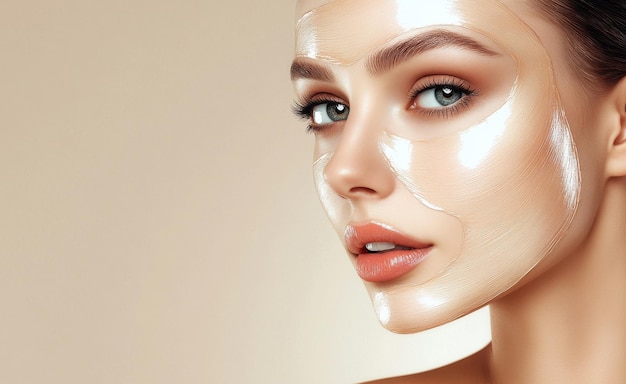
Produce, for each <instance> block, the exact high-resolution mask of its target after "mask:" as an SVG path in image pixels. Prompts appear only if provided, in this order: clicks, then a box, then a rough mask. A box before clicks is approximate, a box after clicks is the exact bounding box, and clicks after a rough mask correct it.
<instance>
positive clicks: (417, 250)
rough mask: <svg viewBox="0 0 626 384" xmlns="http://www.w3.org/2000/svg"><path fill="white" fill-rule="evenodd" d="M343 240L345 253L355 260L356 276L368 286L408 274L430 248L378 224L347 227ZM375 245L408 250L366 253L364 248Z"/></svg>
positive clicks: (427, 244)
mask: <svg viewBox="0 0 626 384" xmlns="http://www.w3.org/2000/svg"><path fill="white" fill-rule="evenodd" d="M344 238H345V244H346V246H347V248H348V251H349V252H350V253H352V254H353V255H355V256H356V271H357V274H358V275H359V277H360V278H361V279H363V280H365V281H369V282H383V281H389V280H393V279H396V278H398V277H400V276H402V275H404V274H406V273H408V272H410V271H411V270H413V268H415V267H416V266H417V265H418V264H419V263H420V262H422V261H423V260H424V259H425V258H426V256H428V253H429V252H430V251H431V249H432V247H433V245H432V244H429V243H424V242H421V241H419V240H416V239H413V238H411V237H409V236H406V235H404V234H402V233H400V232H398V231H396V230H395V229H393V228H390V227H388V226H385V225H381V224H378V223H367V224H364V225H350V224H349V225H348V226H347V227H346V231H345V236H344ZM375 242H386V243H394V244H396V245H398V246H402V247H407V248H411V249H401V250H391V251H386V252H376V253H372V252H369V251H368V250H367V249H366V248H365V245H366V244H367V243H375Z"/></svg>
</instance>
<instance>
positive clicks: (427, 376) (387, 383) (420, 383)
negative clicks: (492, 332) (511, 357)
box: [363, 346, 490, 384]
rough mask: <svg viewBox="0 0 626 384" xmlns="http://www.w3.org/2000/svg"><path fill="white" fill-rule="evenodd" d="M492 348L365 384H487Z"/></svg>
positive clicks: (488, 347)
mask: <svg viewBox="0 0 626 384" xmlns="http://www.w3.org/2000/svg"><path fill="white" fill-rule="evenodd" d="M489 349H490V346H487V347H485V348H484V349H482V350H480V351H478V352H476V353H475V354H473V355H471V356H469V357H466V358H465V359H462V360H459V361H457V362H455V363H452V364H450V365H446V366H444V367H441V368H437V369H434V370H432V371H427V372H422V373H416V374H414V375H407V376H399V377H392V378H389V379H381V380H375V381H369V382H367V383H363V384H457V383H458V384H486V383H488V382H489V380H488V372H487V359H488V354H489Z"/></svg>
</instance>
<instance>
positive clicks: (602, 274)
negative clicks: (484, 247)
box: [296, 0, 626, 384]
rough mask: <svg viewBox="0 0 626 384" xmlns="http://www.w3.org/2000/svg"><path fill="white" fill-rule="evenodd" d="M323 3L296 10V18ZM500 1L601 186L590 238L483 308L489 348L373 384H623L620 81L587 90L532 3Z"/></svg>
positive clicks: (590, 213) (624, 121)
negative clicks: (514, 18)
mask: <svg viewBox="0 0 626 384" xmlns="http://www.w3.org/2000/svg"><path fill="white" fill-rule="evenodd" d="M339 1H341V0H339ZM328 2H329V1H324V0H302V1H299V2H298V6H297V15H296V18H297V19H298V18H300V17H301V16H302V15H303V14H304V13H306V12H307V11H309V10H311V9H313V8H315V7H318V6H321V5H323V4H325V3H328ZM503 2H504V3H505V4H506V5H507V6H508V7H509V8H510V9H511V10H513V11H514V12H515V13H516V14H517V15H518V17H519V18H520V19H521V20H523V21H524V22H525V23H526V24H527V25H529V26H530V27H531V28H532V29H533V31H534V32H535V33H536V34H537V35H538V36H539V38H540V40H541V41H542V43H543V45H544V47H545V48H546V50H547V51H548V54H549V55H550V57H551V59H552V64H553V67H554V72H555V76H556V83H557V88H558V90H559V94H560V95H561V98H562V99H561V101H562V105H563V107H564V109H565V112H566V115H567V116H568V120H569V122H570V126H571V130H572V132H573V134H574V136H575V140H576V143H577V145H578V148H579V151H580V152H581V157H585V159H587V161H584V162H583V163H582V164H583V166H584V167H589V168H588V169H583V170H582V173H583V174H585V173H586V172H587V173H589V172H594V173H595V174H596V175H597V177H598V178H599V180H600V181H599V182H597V183H594V184H593V186H594V188H595V190H594V191H593V193H590V194H588V195H589V196H591V198H590V199H591V200H592V201H591V202H588V203H587V204H586V205H585V207H586V208H585V212H582V213H581V214H582V215H584V217H585V218H586V220H587V224H588V229H587V230H586V231H585V235H584V236H583V237H582V238H581V239H578V240H577V241H578V243H577V246H576V247H575V248H574V249H573V250H572V251H571V252H569V254H568V255H567V256H566V257H564V258H562V259H560V260H558V261H556V262H555V263H552V264H550V265H546V266H544V267H543V268H537V269H535V270H533V271H532V272H531V273H529V274H528V275H526V277H524V279H523V280H522V281H520V283H518V284H517V285H516V286H515V287H514V288H513V289H511V290H510V291H509V292H507V293H506V294H504V295H501V296H500V297H498V298H497V299H496V300H494V301H492V302H491V303H490V308H491V318H492V320H491V323H492V324H491V326H492V343H491V344H490V345H489V346H487V347H486V348H485V349H483V350H482V351H480V352H478V353H476V354H474V355H472V356H470V357H468V358H466V359H463V360H461V361H459V362H456V363H453V364H450V365H448V366H445V367H442V368H440V369H436V370H433V371H430V372H425V373H420V374H415V375H409V376H403V377H397V378H391V379H383V380H379V381H373V382H372V383H424V384H427V383H498V384H505V383H506V384H516V383H532V384H543V383H546V384H547V383H550V384H553V383H572V384H576V383H581V384H582V383H607V384H613V383H614V384H620V383H626V300H625V297H624V295H625V294H626V236H625V234H626V79H622V80H621V81H620V82H619V83H617V84H616V85H615V86H613V87H612V88H610V89H608V90H606V91H603V92H598V93H593V92H591V91H589V90H588V89H586V88H585V83H584V82H583V81H581V79H580V78H579V75H578V74H577V72H576V69H575V68H573V67H572V63H573V62H572V60H570V59H569V58H568V56H567V52H566V48H565V47H566V44H565V42H564V36H563V33H562V31H561V29H559V28H558V27H557V26H555V25H554V24H551V23H549V22H547V21H546V20H545V19H544V18H542V17H541V15H540V14H539V12H538V11H537V10H536V9H535V8H533V7H532V5H531V4H532V2H531V1H530V0H529V1H513V0H506V1H503ZM589 159H591V160H589ZM350 164H353V165H351V166H358V163H355V162H351V163H350ZM355 173H357V174H358V173H359V172H355ZM361 174H366V173H361ZM328 176H329V175H327V177H328ZM330 177H332V175H330ZM370 180H371V178H363V179H362V180H356V181H355V180H354V179H352V180H351V181H350V182H351V183H356V184H358V185H356V184H354V185H351V186H344V188H348V189H352V188H363V189H368V190H371V191H373V193H376V190H377V187H376V186H375V185H371V184H370Z"/></svg>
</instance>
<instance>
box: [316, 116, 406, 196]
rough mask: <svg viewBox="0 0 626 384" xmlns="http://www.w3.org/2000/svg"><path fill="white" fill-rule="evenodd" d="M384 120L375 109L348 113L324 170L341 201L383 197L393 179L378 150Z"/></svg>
mask: <svg viewBox="0 0 626 384" xmlns="http://www.w3.org/2000/svg"><path fill="white" fill-rule="evenodd" d="M382 120H384V119H383V118H382V116H381V115H380V114H379V113H377V111H376V110H375V108H372V107H368V105H364V106H363V107H362V108H360V109H356V108H354V109H351V110H350V116H349V117H348V120H347V121H346V123H345V125H344V127H343V130H342V133H341V138H340V139H339V141H338V143H337V145H336V147H335V151H334V153H333V155H332V157H331V158H330V160H329V162H328V164H327V165H326V168H325V170H324V177H325V179H326V182H327V183H328V184H329V185H330V187H331V188H332V189H333V190H334V191H335V192H336V193H337V194H339V195H341V196H343V197H345V198H356V197H364V196H370V197H373V196H377V197H379V198H380V197H384V196H386V195H388V194H389V193H391V191H392V190H393V185H394V183H395V177H394V175H393V173H392V171H391V169H390V167H389V165H388V162H387V161H386V159H385V157H384V154H383V153H382V151H381V148H380V146H379V142H380V138H381V136H382V134H383V133H384V124H385V123H384V122H383V121H382Z"/></svg>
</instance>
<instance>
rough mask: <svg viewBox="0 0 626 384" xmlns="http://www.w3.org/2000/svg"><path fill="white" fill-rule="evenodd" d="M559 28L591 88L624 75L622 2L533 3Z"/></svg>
mask: <svg viewBox="0 0 626 384" xmlns="http://www.w3.org/2000/svg"><path fill="white" fill-rule="evenodd" d="M535 2H536V3H537V4H538V6H539V9H540V10H541V11H542V12H543V13H544V15H545V17H547V18H548V19H549V20H550V21H552V22H553V23H555V24H556V25H558V26H560V27H561V28H563V30H564V31H565V36H566V39H567V43H568V50H569V54H570V57H571V58H572V60H573V64H574V65H575V66H576V67H577V68H576V69H577V70H578V72H579V73H580V74H581V76H582V77H583V78H584V79H585V80H586V81H588V82H589V85H590V86H591V87H592V89H596V90H597V89H602V88H606V87H607V86H611V85H614V84H616V83H617V82H618V81H620V80H621V79H622V78H623V77H624V76H626V0H535Z"/></svg>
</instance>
